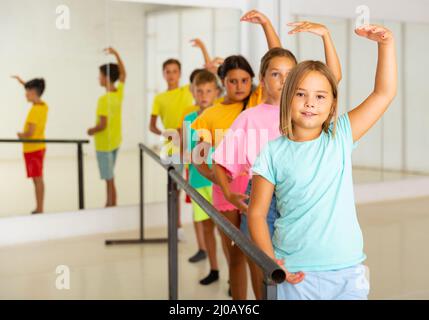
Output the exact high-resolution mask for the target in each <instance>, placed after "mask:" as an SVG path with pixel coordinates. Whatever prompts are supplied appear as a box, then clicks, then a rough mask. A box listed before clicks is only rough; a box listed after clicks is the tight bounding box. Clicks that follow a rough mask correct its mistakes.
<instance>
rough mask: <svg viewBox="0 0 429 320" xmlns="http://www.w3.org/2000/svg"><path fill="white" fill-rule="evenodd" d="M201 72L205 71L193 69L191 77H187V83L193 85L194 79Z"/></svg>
mask: <svg viewBox="0 0 429 320" xmlns="http://www.w3.org/2000/svg"><path fill="white" fill-rule="evenodd" d="M202 71H205V69H195V70H194V71H192V73H191V75H190V76H189V83H191V84H192V83H193V82H194V79H195V77H196V76H197V75H199V74H200V73H201V72H202Z"/></svg>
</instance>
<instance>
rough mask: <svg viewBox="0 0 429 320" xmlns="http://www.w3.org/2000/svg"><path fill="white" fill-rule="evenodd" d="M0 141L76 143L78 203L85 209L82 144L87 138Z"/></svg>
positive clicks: (10, 140)
mask: <svg viewBox="0 0 429 320" xmlns="http://www.w3.org/2000/svg"><path fill="white" fill-rule="evenodd" d="M0 143H47V144H50V143H52V144H76V145H77V174H78V195H79V198H78V203H79V210H83V209H85V197H84V183H83V145H84V144H88V143H89V140H67V139H0Z"/></svg>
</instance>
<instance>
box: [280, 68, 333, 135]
mask: <svg viewBox="0 0 429 320" xmlns="http://www.w3.org/2000/svg"><path fill="white" fill-rule="evenodd" d="M312 71H316V72H319V73H320V74H322V75H324V76H325V77H326V79H327V80H328V81H329V84H330V85H331V89H332V95H333V97H334V102H333V103H332V106H331V111H330V112H329V116H328V119H326V121H325V122H324V123H323V125H322V129H323V131H325V132H326V133H328V131H329V126H330V124H331V121H332V119H334V127H333V131H332V135H333V136H335V131H336V128H337V116H338V114H337V113H338V107H337V103H338V99H337V98H338V85H337V80H336V79H335V77H334V75H333V74H332V72H331V70H330V69H329V68H328V67H327V66H326V64H324V63H323V62H320V61H312V60H308V61H303V62H301V63H299V64H298V65H297V66H296V67H295V68H293V69H292V70H291V72H290V73H289V75H288V77H287V79H286V82H285V85H284V86H283V91H282V96H281V101H280V133H281V134H282V135H283V136H287V137H288V138H292V137H293V124H292V112H291V105H292V100H293V98H294V96H295V92H296V90H297V89H298V86H299V84H300V83H301V82H302V80H303V79H304V78H305V76H307V74H309V73H310V72H312Z"/></svg>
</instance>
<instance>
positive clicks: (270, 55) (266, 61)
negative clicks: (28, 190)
mask: <svg viewBox="0 0 429 320" xmlns="http://www.w3.org/2000/svg"><path fill="white" fill-rule="evenodd" d="M277 57H285V58H288V59H290V60H292V61H293V62H294V64H295V65H297V64H298V61H297V60H296V57H295V55H294V54H293V53H292V52H290V51H289V50H287V49H284V48H272V49H270V50H268V51H267V53H266V54H264V56H263V57H262V59H261V67H260V68H259V76H260V77H263V76H264V75H265V73H266V72H267V70H268V67H269V66H270V62H271V60H272V59H274V58H277Z"/></svg>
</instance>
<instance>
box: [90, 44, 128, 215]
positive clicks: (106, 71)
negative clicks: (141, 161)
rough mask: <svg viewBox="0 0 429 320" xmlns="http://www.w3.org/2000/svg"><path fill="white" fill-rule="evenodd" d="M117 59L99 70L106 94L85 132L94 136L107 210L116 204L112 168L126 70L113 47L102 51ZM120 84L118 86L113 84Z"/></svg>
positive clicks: (118, 139) (119, 133) (116, 145)
mask: <svg viewBox="0 0 429 320" xmlns="http://www.w3.org/2000/svg"><path fill="white" fill-rule="evenodd" d="M104 51H105V53H106V54H111V55H113V56H114V57H115V58H116V61H117V64H114V63H109V64H105V65H102V66H101V67H100V75H99V81H100V85H101V86H102V87H104V88H106V94H104V95H103V96H101V97H100V99H99V100H98V106H97V124H96V126H95V127H92V128H90V129H88V135H90V136H94V139H95V149H96V153H97V162H98V167H99V170H100V177H101V179H102V180H105V181H106V187H107V200H106V207H115V206H116V205H117V195H116V186H115V179H114V168H115V164H116V158H117V154H118V150H119V147H120V145H121V142H122V100H123V96H124V83H125V80H126V71H125V66H124V63H123V61H122V59H121V57H120V56H119V53H118V52H117V51H116V50H115V49H113V48H111V47H110V48H107V49H105V50H104ZM117 81H119V83H118V85H117V86H115V83H116V82H117Z"/></svg>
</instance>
